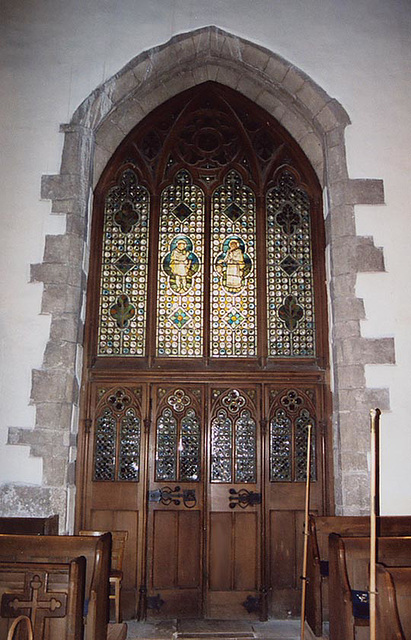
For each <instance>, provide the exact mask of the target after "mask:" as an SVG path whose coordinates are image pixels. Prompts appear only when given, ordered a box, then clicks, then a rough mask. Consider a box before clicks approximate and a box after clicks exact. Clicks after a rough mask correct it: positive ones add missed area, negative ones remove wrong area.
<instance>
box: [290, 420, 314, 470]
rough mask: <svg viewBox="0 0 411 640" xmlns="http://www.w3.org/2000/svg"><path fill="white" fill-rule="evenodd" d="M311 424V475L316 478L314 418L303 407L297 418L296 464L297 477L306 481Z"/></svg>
mask: <svg viewBox="0 0 411 640" xmlns="http://www.w3.org/2000/svg"><path fill="white" fill-rule="evenodd" d="M309 424H311V425H312V428H311V460H310V477H311V480H315V479H316V477H315V469H316V464H315V437H314V420H313V418H312V416H311V415H310V412H309V411H308V410H307V409H302V410H301V412H300V415H299V417H298V418H297V420H296V428H295V466H296V472H295V475H296V479H297V480H300V481H302V482H305V480H306V479H307V437H308V425H309Z"/></svg>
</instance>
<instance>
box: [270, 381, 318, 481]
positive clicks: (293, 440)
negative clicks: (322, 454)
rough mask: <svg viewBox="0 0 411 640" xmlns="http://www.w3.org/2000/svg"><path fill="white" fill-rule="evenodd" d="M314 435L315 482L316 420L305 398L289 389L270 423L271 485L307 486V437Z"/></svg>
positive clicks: (276, 405) (278, 400) (275, 407)
mask: <svg viewBox="0 0 411 640" xmlns="http://www.w3.org/2000/svg"><path fill="white" fill-rule="evenodd" d="M309 424H311V425H312V432H311V479H312V480H315V479H316V460H315V457H316V456H315V453H316V450H315V420H314V417H313V411H312V410H311V409H310V408H309V406H308V400H307V397H306V396H305V394H303V393H302V392H299V391H298V390H296V389H289V390H287V391H285V392H283V393H281V394H280V395H279V397H278V398H276V401H275V403H274V405H273V409H272V417H271V419H270V480H271V482H291V481H297V482H304V481H305V479H306V473H307V435H308V425H309Z"/></svg>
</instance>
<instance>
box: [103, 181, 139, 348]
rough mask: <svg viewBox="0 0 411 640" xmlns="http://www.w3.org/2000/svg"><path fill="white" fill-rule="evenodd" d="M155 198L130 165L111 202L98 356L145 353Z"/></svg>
mask: <svg viewBox="0 0 411 640" xmlns="http://www.w3.org/2000/svg"><path fill="white" fill-rule="evenodd" d="M149 207H150V198H149V194H148V191H147V189H146V188H145V187H142V186H141V185H139V184H138V182H137V176H136V174H135V172H134V171H132V170H131V169H126V170H125V171H124V172H123V173H122V175H121V177H120V179H119V181H118V184H117V185H116V186H115V187H113V188H112V189H110V190H109V192H108V193H107V196H106V200H105V209H104V229H103V252H102V267H101V281H100V318H99V335H98V354H99V355H105V356H142V355H144V352H145V338H146V301H147V268H148V232H149Z"/></svg>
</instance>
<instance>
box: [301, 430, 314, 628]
mask: <svg viewBox="0 0 411 640" xmlns="http://www.w3.org/2000/svg"><path fill="white" fill-rule="evenodd" d="M311 427H312V425H311V424H309V425H308V433H307V475H306V483H305V516H304V553H303V571H302V576H301V580H302V581H303V584H302V592H301V640H304V631H305V599H306V592H307V551H308V536H309V532H308V512H309V506H310V475H311V474H310V471H311Z"/></svg>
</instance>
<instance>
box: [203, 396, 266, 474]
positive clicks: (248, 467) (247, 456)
mask: <svg viewBox="0 0 411 640" xmlns="http://www.w3.org/2000/svg"><path fill="white" fill-rule="evenodd" d="M214 397H215V398H216V402H215V405H214V413H215V417H214V418H213V419H212V421H211V482H239V483H243V482H244V483H246V482H256V481H257V423H256V420H255V417H254V415H253V413H254V412H253V411H252V410H250V409H249V408H248V407H247V399H246V395H245V393H243V392H242V391H239V390H238V389H230V390H229V391H225V392H224V393H222V394H220V392H219V391H217V390H215V391H214Z"/></svg>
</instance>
